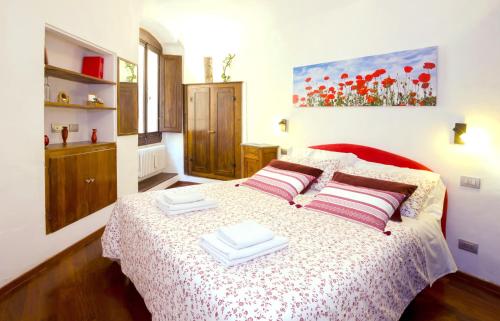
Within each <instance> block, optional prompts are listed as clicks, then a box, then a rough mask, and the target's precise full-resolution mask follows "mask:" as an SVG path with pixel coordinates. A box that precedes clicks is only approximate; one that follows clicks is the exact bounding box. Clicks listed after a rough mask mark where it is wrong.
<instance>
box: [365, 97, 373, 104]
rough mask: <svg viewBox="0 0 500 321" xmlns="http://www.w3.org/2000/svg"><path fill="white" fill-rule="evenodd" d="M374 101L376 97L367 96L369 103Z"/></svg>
mask: <svg viewBox="0 0 500 321" xmlns="http://www.w3.org/2000/svg"><path fill="white" fill-rule="evenodd" d="M374 101H375V98H373V97H372V96H366V102H367V103H369V104H373V102H374Z"/></svg>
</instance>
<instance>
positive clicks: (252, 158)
mask: <svg viewBox="0 0 500 321" xmlns="http://www.w3.org/2000/svg"><path fill="white" fill-rule="evenodd" d="M241 158H242V160H241V164H242V173H243V174H242V177H250V176H252V175H253V174H255V173H256V172H258V171H259V170H260V169H262V168H263V167H265V166H266V165H267V164H269V162H270V161H271V160H273V159H277V158H278V146H276V145H264V144H242V145H241Z"/></svg>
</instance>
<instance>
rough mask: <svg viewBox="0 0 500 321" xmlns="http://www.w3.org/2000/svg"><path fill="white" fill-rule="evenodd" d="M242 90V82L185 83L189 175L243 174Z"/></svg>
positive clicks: (229, 176)
mask: <svg viewBox="0 0 500 321" xmlns="http://www.w3.org/2000/svg"><path fill="white" fill-rule="evenodd" d="M241 90H242V83H241V82H227V83H211V84H189V85H185V86H184V99H185V103H184V106H186V108H185V111H184V112H185V115H184V126H185V127H184V128H185V129H186V130H185V131H184V169H185V170H184V171H185V173H186V174H187V175H192V176H201V177H206V178H214V179H221V180H230V179H236V178H240V177H241V147H240V145H241V97H242V91H241Z"/></svg>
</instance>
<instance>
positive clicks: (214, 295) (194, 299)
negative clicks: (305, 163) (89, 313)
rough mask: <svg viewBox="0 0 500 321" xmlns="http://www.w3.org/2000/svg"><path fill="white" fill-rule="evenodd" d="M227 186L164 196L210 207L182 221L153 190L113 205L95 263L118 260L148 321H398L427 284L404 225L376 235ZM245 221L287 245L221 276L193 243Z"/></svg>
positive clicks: (416, 245)
mask: <svg viewBox="0 0 500 321" xmlns="http://www.w3.org/2000/svg"><path fill="white" fill-rule="evenodd" d="M235 183H237V182H235V181H233V182H223V183H213V184H203V185H198V186H189V187H183V188H179V189H177V190H171V191H173V192H178V191H186V190H196V191H199V192H201V193H203V194H205V195H206V196H207V197H210V198H212V199H216V200H217V201H218V204H219V206H218V208H216V209H210V210H206V211H199V212H193V213H190V214H186V215H179V216H173V217H170V216H167V215H164V214H163V213H162V212H161V211H160V210H159V209H158V208H157V207H156V205H155V195H157V193H161V191H155V192H147V193H142V194H135V195H130V196H126V197H123V198H121V199H120V200H119V201H118V202H117V204H116V206H115V208H114V211H113V214H112V215H111V217H110V220H109V222H108V224H107V226H106V229H105V232H104V235H103V238H102V244H103V255H104V256H105V257H108V258H111V259H116V260H119V261H120V263H121V268H122V271H123V273H124V274H125V275H127V276H128V277H129V278H130V279H131V281H132V282H133V283H134V285H135V286H136V288H137V290H138V291H139V293H140V294H141V295H142V297H143V298H144V301H145V303H146V306H147V307H148V309H149V311H151V313H152V316H153V320H154V321H160V320H162V321H163V320H165V321H166V320H172V321H174V320H175V321H194V320H200V321H201V320H203V321H206V320H214V321H215V320H217V321H219V320H220V321H222V320H282V321H285V320H302V321H305V320H307V321H309V320H342V321H349V320H353V321H355V320H356V321H357V320H360V321H361V320H399V317H400V315H401V313H402V312H403V311H404V309H405V307H406V306H407V305H408V303H409V302H410V301H411V300H412V299H413V298H414V297H415V295H416V294H417V293H418V292H419V291H421V290H422V289H423V288H424V287H425V286H426V285H427V284H428V277H427V274H426V271H427V270H426V263H425V256H424V253H423V246H422V243H421V239H420V238H419V237H418V235H417V232H416V230H415V229H412V228H410V227H409V226H407V225H404V223H400V222H389V223H388V225H387V226H388V229H390V230H391V231H392V235H391V236H386V235H384V234H382V233H380V232H379V231H376V230H374V229H370V228H367V227H365V226H362V225H359V224H356V223H353V222H349V221H346V220H344V219H342V218H339V217H334V216H331V215H326V214H322V213H318V212H314V211H309V210H306V209H304V208H297V207H295V206H291V205H289V204H288V203H287V202H283V200H280V199H278V198H276V197H273V196H271V195H267V194H263V193H261V192H259V191H255V190H253V189H248V188H242V187H236V186H235ZM312 198H313V196H311V195H299V196H297V197H296V199H295V201H296V202H299V203H303V204H304V203H306V202H308V201H310V200H312ZM245 219H252V220H254V221H256V222H258V223H260V224H262V225H264V226H266V227H268V228H270V229H271V230H272V231H273V232H275V233H276V234H278V235H283V236H285V237H287V238H288V239H289V247H288V248H287V249H284V250H281V251H279V252H276V253H273V254H270V255H266V256H264V257H260V258H257V259H255V260H252V261H250V262H247V263H245V264H243V265H239V266H234V267H230V268H226V267H224V266H223V265H221V264H220V263H218V262H217V261H216V260H215V259H214V258H213V257H211V256H210V255H209V254H207V253H206V252H205V251H204V250H203V249H202V248H200V246H199V245H198V242H199V238H200V236H201V235H203V234H206V233H210V232H213V231H215V230H216V229H217V228H218V227H220V226H225V225H229V224H234V223H238V222H240V221H242V220H245Z"/></svg>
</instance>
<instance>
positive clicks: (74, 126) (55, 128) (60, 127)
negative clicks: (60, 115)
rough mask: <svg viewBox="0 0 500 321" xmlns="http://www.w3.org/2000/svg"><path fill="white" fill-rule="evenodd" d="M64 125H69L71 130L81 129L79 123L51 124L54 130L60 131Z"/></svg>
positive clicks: (54, 131) (55, 131)
mask: <svg viewBox="0 0 500 321" xmlns="http://www.w3.org/2000/svg"><path fill="white" fill-rule="evenodd" d="M64 126H66V127H68V131H69V132H78V130H79V126H78V124H51V129H52V132H53V133H60V132H61V131H62V129H63V127H64Z"/></svg>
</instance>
